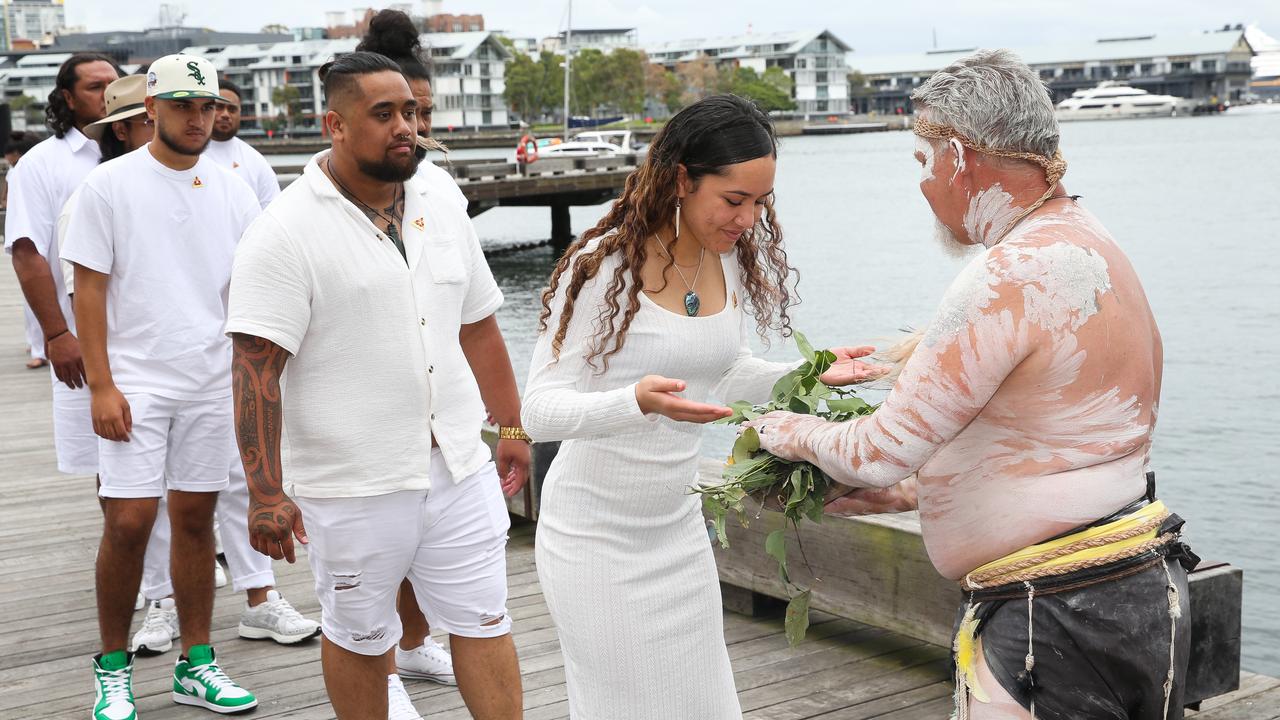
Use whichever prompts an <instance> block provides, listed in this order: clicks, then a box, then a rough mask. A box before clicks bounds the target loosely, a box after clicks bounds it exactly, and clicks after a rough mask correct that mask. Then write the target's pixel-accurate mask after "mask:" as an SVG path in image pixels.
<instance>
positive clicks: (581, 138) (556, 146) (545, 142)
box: [516, 130, 639, 163]
mask: <svg viewBox="0 0 1280 720" xmlns="http://www.w3.org/2000/svg"><path fill="white" fill-rule="evenodd" d="M633 143H634V140H633V138H632V134H631V131H630V130H590V131H587V132H580V133H578V134H576V135H574V136H573V137H572V138H570V139H568V140H561V139H560V138H534V137H532V136H530V135H526V136H524V137H522V138H520V144H519V145H518V146H517V147H516V162H519V163H526V162H532V161H533V160H536V159H538V158H575V157H613V156H615V155H630V154H632V153H634V152H636V151H637V150H638V149H639V148H637V147H636V146H635V145H634V144H633Z"/></svg>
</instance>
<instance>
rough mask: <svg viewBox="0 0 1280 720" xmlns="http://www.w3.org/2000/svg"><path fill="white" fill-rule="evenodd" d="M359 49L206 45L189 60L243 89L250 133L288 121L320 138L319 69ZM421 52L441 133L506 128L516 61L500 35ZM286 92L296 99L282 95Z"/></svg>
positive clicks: (310, 43) (464, 38)
mask: <svg viewBox="0 0 1280 720" xmlns="http://www.w3.org/2000/svg"><path fill="white" fill-rule="evenodd" d="M357 44H359V39H358V38H341V39H336V40H327V39H321V40H299V41H290V42H278V43H265V44H236V45H204V46H195V47H188V48H186V49H185V50H184V52H188V53H192V54H194V55H201V56H204V57H206V58H208V59H209V60H210V62H212V63H213V65H214V67H216V68H218V71H219V72H220V73H223V74H225V75H226V76H227V77H228V78H230V79H231V80H232V82H235V83H236V84H237V85H239V86H240V87H241V88H242V89H243V91H244V97H243V98H242V103H243V108H242V110H241V113H242V124H243V127H245V128H246V129H248V130H253V129H261V128H262V127H263V123H264V121H274V120H276V119H278V118H281V117H284V118H286V119H287V120H288V122H289V123H290V125H291V128H292V130H293V131H295V132H302V133H315V132H319V131H320V118H322V117H323V116H324V102H325V101H324V92H323V90H322V85H321V82H320V77H319V70H320V66H321V65H323V64H324V63H326V62H328V61H329V60H332V59H333V58H335V57H337V56H338V55H342V54H344V53H349V52H352V51H354V50H355V48H356V45H357ZM422 47H423V49H424V51H425V52H427V53H428V54H429V60H430V70H431V88H432V94H433V95H434V98H433V99H434V102H435V111H434V113H433V115H432V125H433V126H434V127H435V128H437V129H439V128H450V129H452V128H457V129H463V128H468V129H475V128H485V127H506V126H507V105H506V101H505V100H503V97H502V94H503V91H504V90H505V89H506V86H505V81H504V76H505V70H506V64H507V61H508V60H510V58H511V54H510V51H509V50H507V49H506V48H505V47H504V46H503V45H502V43H500V42H499V41H498V39H497V36H496V35H495V34H494V33H492V32H488V31H480V32H448V33H426V34H424V35H422ZM284 87H292V88H294V89H295V90H296V92H288V93H286V92H281V91H280V90H279V89H280V88H284ZM291 110H292V114H291V113H290V111H291Z"/></svg>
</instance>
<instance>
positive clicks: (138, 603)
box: [133, 593, 147, 612]
mask: <svg viewBox="0 0 1280 720" xmlns="http://www.w3.org/2000/svg"><path fill="white" fill-rule="evenodd" d="M146 606H147V598H146V597H144V596H143V595H142V593H138V597H136V598H134V600H133V611H134V612H138V611H139V610H141V609H142V608H144V607H146Z"/></svg>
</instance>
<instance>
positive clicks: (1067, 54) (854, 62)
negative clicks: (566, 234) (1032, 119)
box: [849, 26, 1254, 114]
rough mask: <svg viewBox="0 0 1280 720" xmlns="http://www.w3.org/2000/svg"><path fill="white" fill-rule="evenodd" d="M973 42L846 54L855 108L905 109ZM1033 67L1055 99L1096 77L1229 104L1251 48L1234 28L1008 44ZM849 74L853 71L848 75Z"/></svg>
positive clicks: (1243, 81)
mask: <svg viewBox="0 0 1280 720" xmlns="http://www.w3.org/2000/svg"><path fill="white" fill-rule="evenodd" d="M975 49H976V48H966V49H963V50H936V51H930V52H924V53H917V54H911V55H891V56H880V57H865V58H864V57H858V56H856V55H854V56H851V57H850V58H849V64H850V65H851V66H852V67H853V69H854V70H856V71H857V72H858V73H860V74H861V76H862V78H863V79H864V80H865V82H866V86H864V87H856V88H851V95H852V96H854V97H855V98H856V105H857V106H856V108H855V109H856V110H857V111H858V112H872V111H874V112H878V113H890V114H892V113H903V112H910V111H911V101H910V99H909V98H910V95H911V91H912V90H914V89H915V88H916V86H918V85H920V84H921V83H923V82H924V81H925V80H927V79H928V78H929V76H930V75H932V74H933V73H934V72H936V71H938V70H941V69H942V68H944V67H946V66H947V65H949V64H951V63H952V62H953V61H955V60H956V59H958V58H961V57H963V56H965V55H967V54H969V53H971V52H973V51H974V50H975ZM1011 49H1012V50H1014V51H1015V52H1017V53H1018V55H1019V56H1020V57H1021V58H1022V59H1023V60H1024V61H1026V63H1027V64H1028V65H1030V66H1031V67H1032V69H1034V70H1036V71H1038V72H1039V73H1040V77H1041V78H1043V79H1044V81H1045V83H1046V84H1047V85H1048V86H1049V90H1050V93H1051V94H1052V95H1053V101H1054V102H1055V103H1057V102H1060V101H1062V100H1063V99H1065V98H1068V97H1070V96H1071V93H1073V92H1075V91H1076V90H1080V89H1083V88H1091V87H1095V86H1096V85H1097V84H1098V83H1100V82H1102V81H1104V80H1113V81H1119V82H1123V83H1125V84H1127V85H1131V86H1133V87H1136V88H1141V89H1143V90H1146V91H1148V92H1150V93H1152V94H1155V95H1175V96H1178V97H1184V98H1191V99H1195V100H1201V101H1206V102H1209V101H1213V100H1215V99H1216V100H1217V101H1219V102H1233V101H1238V100H1240V99H1242V98H1243V96H1244V95H1245V94H1246V93H1247V92H1248V88H1249V80H1250V77H1251V75H1252V70H1251V68H1250V60H1251V59H1252V57H1253V54H1254V53H1253V49H1252V47H1251V46H1250V45H1249V42H1248V40H1246V39H1245V36H1244V28H1243V27H1240V26H1236V27H1228V28H1223V29H1221V30H1216V31H1210V32H1204V33H1197V34H1190V35H1185V36H1173V35H1171V36H1167V37H1166V36H1156V35H1141V36H1135V37H1118V38H1103V39H1100V40H1096V41H1094V42H1081V43H1075V44H1066V45H1055V46H1042V47H1029V48H1011ZM855 77H857V76H856V75H855Z"/></svg>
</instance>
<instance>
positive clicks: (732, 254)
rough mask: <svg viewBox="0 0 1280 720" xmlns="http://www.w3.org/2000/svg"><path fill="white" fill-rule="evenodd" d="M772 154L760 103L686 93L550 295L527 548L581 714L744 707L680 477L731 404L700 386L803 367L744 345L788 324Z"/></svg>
mask: <svg viewBox="0 0 1280 720" xmlns="http://www.w3.org/2000/svg"><path fill="white" fill-rule="evenodd" d="M775 161H776V140H775V136H774V132H773V127H772V125H771V123H770V122H769V119H768V118H767V116H765V115H764V114H763V113H761V112H760V111H759V110H758V109H757V108H756V107H755V106H754V105H752V104H751V103H750V102H749V101H746V100H743V99H742V98H738V97H734V96H715V97H711V98H707V99H705V100H702V101H700V102H698V103H695V104H693V105H691V106H689V107H688V108H685V109H684V110H682V111H681V112H680V113H678V114H677V115H676V116H675V117H673V118H672V119H671V121H670V122H669V123H668V124H667V126H666V127H665V128H664V129H663V130H662V132H660V133H659V134H658V136H657V137H656V138H655V139H654V141H653V144H652V145H651V146H650V149H649V153H648V156H647V157H646V159H645V161H644V163H643V164H642V165H641V167H640V168H639V169H637V170H636V171H635V172H634V173H633V174H632V175H631V177H629V178H628V179H627V182H626V188H625V190H624V191H623V195H622V197H621V198H620V199H619V200H618V201H617V202H615V203H614V205H613V207H612V209H611V210H610V212H609V213H608V214H607V215H606V216H605V217H604V219H602V220H601V221H600V222H599V224H597V225H596V226H595V227H594V228H592V229H591V230H589V231H587V232H586V233H584V234H583V236H582V238H581V239H580V240H578V241H577V242H575V243H574V244H573V245H572V246H571V247H570V248H569V249H568V251H567V252H566V253H565V257H564V258H563V259H562V260H561V261H560V263H559V264H558V265H557V267H556V269H555V271H554V273H553V274H552V277H551V284H550V288H549V289H548V290H547V291H546V292H545V293H544V294H543V304H544V308H543V314H542V333H541V336H540V338H539V341H538V345H537V348H536V349H535V351H534V356H533V360H532V365H531V368H530V373H529V380H528V382H527V383H526V386H525V398H524V405H523V413H522V419H523V422H524V427H525V430H526V431H527V432H528V433H529V435H530V436H532V437H533V439H534V440H535V441H550V440H560V441H563V442H562V444H561V445H560V450H559V453H558V455H557V457H556V459H555V462H554V463H552V465H551V468H550V469H549V471H548V473H547V476H546V480H545V484H544V486H543V489H542V500H541V514H540V516H539V521H538V533H537V552H536V561H537V567H538V578H539V580H540V582H541V584H542V591H543V594H544V595H545V597H546V600H547V605H548V607H549V608H550V610H551V615H552V619H553V620H554V621H555V623H556V627H557V630H558V632H559V635H560V643H561V648H562V650H563V653H564V658H565V675H566V680H567V684H568V693H569V713H570V716H571V717H572V718H574V719H575V720H627V719H629V718H634V719H635V720H657V719H663V720H665V719H668V718H670V719H681V718H697V720H714V719H716V718H740V717H741V714H742V713H741V710H740V709H739V705H738V700H737V695H736V693H735V691H734V683H733V672H732V670H731V668H730V666H729V655H728V651H727V649H726V647H725V643H724V628H723V622H722V617H721V605H720V588H719V583H718V579H717V574H716V567H715V559H714V557H713V555H712V551H711V543H710V539H709V538H708V535H707V530H706V524H705V522H704V520H703V517H702V512H701V503H700V502H699V500H698V498H697V496H695V495H691V494H690V493H689V491H688V488H689V486H690V485H691V484H692V483H694V482H695V480H696V475H697V464H698V457H699V447H700V444H701V432H702V429H701V426H700V423H706V422H709V421H712V420H715V419H718V418H721V417H724V416H727V415H728V414H729V412H730V411H729V410H728V408H725V407H723V406H721V405H712V404H706V403H705V402H703V401H704V400H705V399H707V398H708V397H714V398H718V399H719V400H721V401H722V402H729V401H733V400H739V399H745V400H751V401H763V400H765V399H766V398H767V397H768V393H769V390H770V389H771V388H772V386H773V383H774V382H775V381H776V380H777V378H778V377H780V376H781V375H782V374H783V373H785V372H786V371H788V370H789V369H791V368H792V367H793V365H789V364H786V365H784V364H778V363H772V362H766V361H764V360H761V359H758V358H754V357H752V355H751V351H750V349H749V345H748V340H749V335H750V333H751V329H752V326H753V325H754V327H755V328H756V329H757V330H758V331H759V332H760V333H761V334H762V335H763V334H766V333H768V332H770V331H772V332H774V333H776V334H782V335H787V334H789V333H790V320H789V317H788V315H787V307H788V305H789V304H790V302H791V300H792V297H793V295H792V292H791V290H790V289H789V288H790V282H789V279H790V276H791V274H792V270H791V268H789V267H788V265H787V256H786V253H785V252H784V251H783V248H782V233H781V230H780V228H779V226H778V224H777V221H776V219H775V216H774V212H773V180H774V167H775ZM748 307H750V311H748ZM839 354H840V355H841V356H842V362H841V363H839V365H838V367H837V368H835V369H833V371H832V373H831V376H830V377H828V378H826V379H831V380H833V381H836V382H839V381H848V380H851V379H853V377H854V375H856V374H858V373H863V374H865V366H862V365H861V363H858V362H856V361H854V360H853V357H854V356H856V355H858V354H860V351H859V350H852V349H850V350H844V351H842V352H841V353H839Z"/></svg>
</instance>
